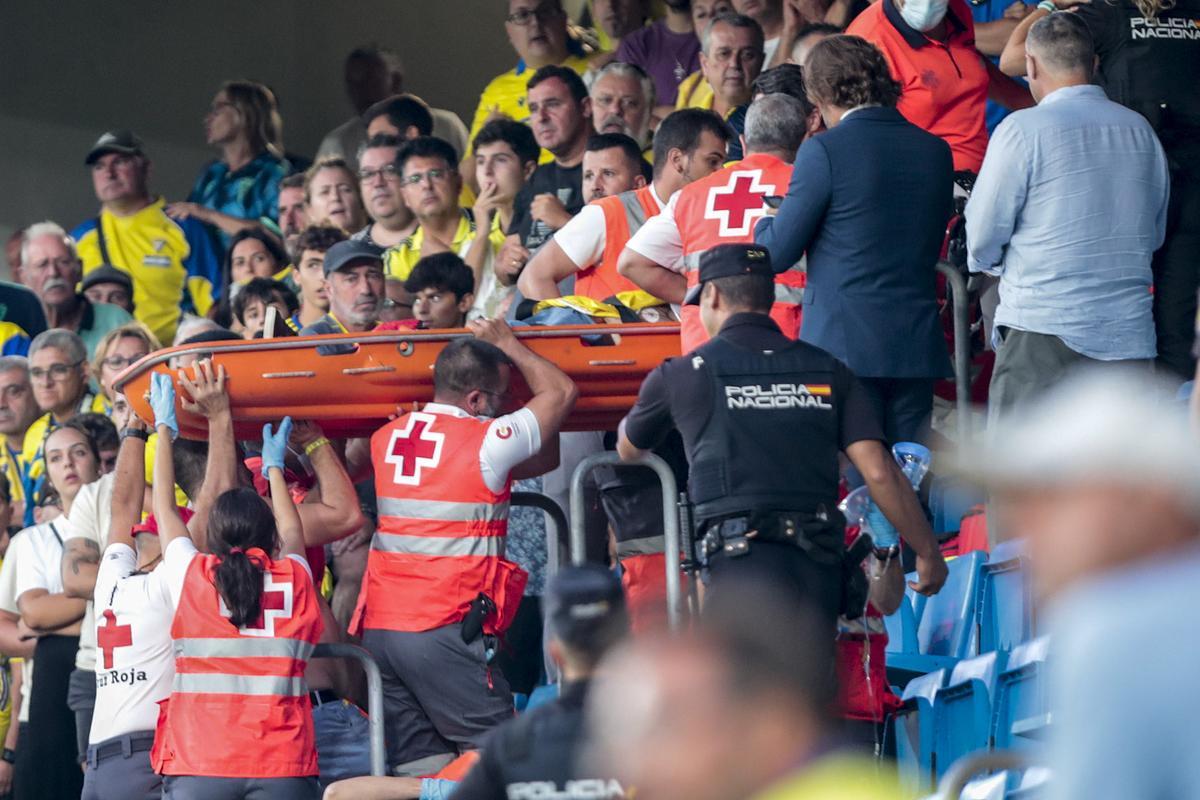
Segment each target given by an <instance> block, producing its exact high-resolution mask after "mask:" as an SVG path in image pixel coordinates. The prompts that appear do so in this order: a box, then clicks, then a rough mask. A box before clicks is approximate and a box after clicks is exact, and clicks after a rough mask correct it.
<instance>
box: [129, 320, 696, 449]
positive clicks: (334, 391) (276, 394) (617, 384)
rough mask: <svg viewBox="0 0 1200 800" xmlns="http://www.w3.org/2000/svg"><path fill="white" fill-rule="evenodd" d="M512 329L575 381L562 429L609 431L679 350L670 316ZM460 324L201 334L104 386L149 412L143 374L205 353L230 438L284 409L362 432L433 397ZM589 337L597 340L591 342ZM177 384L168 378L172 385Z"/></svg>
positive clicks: (199, 428) (515, 391) (182, 420)
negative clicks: (216, 374)
mask: <svg viewBox="0 0 1200 800" xmlns="http://www.w3.org/2000/svg"><path fill="white" fill-rule="evenodd" d="M514 331H515V332H516V335H517V338H518V339H520V340H521V341H522V342H523V343H524V344H525V345H526V346H527V347H529V348H530V349H531V350H533V351H534V352H535V353H537V354H538V355H540V356H542V357H543V358H546V359H548V360H550V361H553V362H554V363H555V364H557V365H558V366H559V367H560V368H561V369H562V370H563V371H564V372H566V373H567V374H568V375H570V376H571V378H572V379H573V380H574V381H575V383H576V385H578V386H579V399H578V401H577V402H576V403H575V410H574V411H573V412H572V414H571V416H570V417H569V418H568V419H567V423H566V425H565V426H564V430H572V431H595V430H614V429H615V428H616V426H617V423H618V422H620V420H621V417H622V416H624V415H625V413H626V412H627V411H629V409H630V408H632V407H633V404H634V401H635V400H637V394H638V389H639V388H640V387H641V385H642V380H643V379H644V378H645V377H646V375H647V374H648V373H649V372H650V370H652V369H654V368H655V367H657V366H658V365H659V364H661V363H662V362H663V361H664V360H665V359H667V358H670V357H673V356H678V355H679V325H678V324H676V323H630V324H624V325H562V326H547V327H528V328H520V327H518V328H514ZM470 335H471V334H469V333H467V332H465V331H463V330H434V331H387V332H383V333H359V334H353V333H351V334H339V335H335V336H300V337H288V338H277V339H255V340H251V341H245V342H204V343H198V344H192V345H181V346H179V347H171V348H168V349H165V350H159V351H156V352H154V353H151V354H150V355H148V356H146V357H145V358H143V359H142V360H140V361H138V362H137V363H136V364H133V365H131V366H129V367H128V368H127V369H126V370H125V372H123V373H122V374H121V375H119V376H117V378H116V380H115V381H114V385H115V387H116V389H117V390H118V391H121V392H124V393H125V396H126V397H127V398H128V399H129V403H130V405H131V406H132V408H133V410H134V412H135V413H136V414H137V415H138V416H139V417H141V418H142V419H143V420H146V421H147V422H152V421H153V419H154V416H153V413H152V412H151V410H150V401H149V395H148V392H149V391H150V374H151V373H152V372H162V373H164V374H168V375H171V377H172V379H175V373H174V371H173V370H172V369H171V368H170V363H171V359H172V358H174V357H178V356H199V357H209V358H212V360H213V362H214V364H217V365H223V366H224V367H225V372H226V374H227V376H228V383H227V387H228V391H229V400H230V405H231V407H232V409H233V421H234V429H235V432H236V434H237V436H238V437H239V438H244V439H258V438H260V437H261V435H262V425H263V423H264V422H273V421H277V420H279V419H280V418H282V417H284V416H288V415H290V416H291V417H293V418H295V419H309V420H315V421H316V422H319V423H320V424H321V426H322V428H324V430H325V432H326V434H327V435H329V436H331V437H347V438H348V437H357V436H369V435H370V434H372V433H374V432H375V431H376V430H378V429H379V427H380V426H382V425H383V424H384V423H385V422H386V421H387V420H388V417H389V416H390V415H394V414H396V413H397V410H399V411H401V412H404V411H408V410H409V409H411V408H412V405H413V404H414V403H426V402H429V401H430V400H432V399H433V363H434V360H435V359H436V358H437V356H438V353H440V352H441V350H442V347H444V346H445V345H446V343H447V342H449V341H451V340H452V339H456V338H460V337H463V336H470ZM597 339H599V340H600V342H599V343H595V342H596V340H597ZM338 344H341V345H350V346H352V347H353V351H352V352H348V353H339V354H332V355H326V354H322V353H319V352H318V346H319V345H320V346H322V349H323V350H328V349H329V346H331V345H338ZM177 388H178V386H177ZM511 394H512V399H511V403H510V407H509V408H508V409H507V410H512V409H515V408H519V407H520V406H521V405H522V404H523V403H524V402H525V401H526V400H528V399H529V396H530V393H529V388H528V387H527V386H526V385H525V382H524V380H522V379H521V376H520V374H519V373H518V372H516V371H515V370H514V372H513V379H512V393H511ZM176 413H177V418H178V421H179V432H180V435H182V436H184V437H185V438H188V439H203V438H205V437H206V436H207V435H208V431H207V424H206V422H205V420H204V419H203V418H201V417H198V416H196V415H193V414H189V413H188V412H186V411H184V410H183V408H182V407H178V408H177V409H176Z"/></svg>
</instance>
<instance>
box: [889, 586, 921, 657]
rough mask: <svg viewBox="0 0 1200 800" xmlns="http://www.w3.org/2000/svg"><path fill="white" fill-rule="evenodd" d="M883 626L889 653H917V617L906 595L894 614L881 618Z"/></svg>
mask: <svg viewBox="0 0 1200 800" xmlns="http://www.w3.org/2000/svg"><path fill="white" fill-rule="evenodd" d="M883 624H884V626H885V627H886V628H887V635H888V644H887V651H888V652H889V653H915V652H917V615H916V614H915V613H914V612H913V607H912V603H911V602H909V599H908V596H907V595H906V596H905V598H904V599H903V600H902V601H901V602H900V607H899V608H897V609H896V611H895V613H893V614H889V615H887V616H886V617H884V618H883Z"/></svg>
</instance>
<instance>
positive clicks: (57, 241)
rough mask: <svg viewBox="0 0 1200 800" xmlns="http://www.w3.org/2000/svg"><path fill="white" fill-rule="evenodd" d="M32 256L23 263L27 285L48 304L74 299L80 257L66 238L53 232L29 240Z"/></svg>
mask: <svg viewBox="0 0 1200 800" xmlns="http://www.w3.org/2000/svg"><path fill="white" fill-rule="evenodd" d="M27 252H28V256H29V259H28V261H27V262H26V263H25V264H23V265H22V266H21V276H22V278H23V279H24V281H25V285H26V286H28V287H29V288H30V289H32V290H33V291H34V292H35V293H36V294H37V296H38V297H40V298H41V300H42V302H43V303H44V304H45V305H47V306H51V307H54V306H62V305H66V304H67V303H70V302H71V301H72V300H74V298H75V285H76V284H78V283H79V277H80V264H79V259H78V258H76V257H75V255H74V254H73V253H72V252H71V250H70V248H68V247H67V245H66V243H65V242H63V240H62V239H61V238H60V237H58V236H54V235H50V234H47V235H44V236H38V237H36V238H34V239H33V240H31V241H30V242H29V247H28V249H27Z"/></svg>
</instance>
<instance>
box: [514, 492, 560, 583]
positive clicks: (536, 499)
mask: <svg viewBox="0 0 1200 800" xmlns="http://www.w3.org/2000/svg"><path fill="white" fill-rule="evenodd" d="M509 503H510V505H514V506H526V507H528V508H540V509H541V510H542V511H545V512H546V514H547V516H549V517H550V522H551V524H552V525H553V527H554V535H553V536H549V535H547V536H546V577H547V578H549V577H550V576H551V575H553V574H554V573H555V572H557V571H558V564H559V561H560V557H559V556H560V554H561V553H562V552H563V551H569V550H570V547H571V543H570V541H569V540H568V538H567V537H568V533H569V531H568V529H567V515H566V513H565V512H564V511H563V510H562V506H560V505H559V504H558V503H556V502H555V501H554V499H553V498H550V497H547V496H546V495H544V494H541V493H540V492H513V493H512V497H511V499H510V500H509Z"/></svg>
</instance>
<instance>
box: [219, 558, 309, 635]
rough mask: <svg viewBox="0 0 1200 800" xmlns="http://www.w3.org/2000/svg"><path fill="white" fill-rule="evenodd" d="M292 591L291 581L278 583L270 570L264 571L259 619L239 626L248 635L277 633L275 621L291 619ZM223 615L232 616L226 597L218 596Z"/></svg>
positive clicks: (241, 631)
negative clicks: (250, 623) (251, 623)
mask: <svg viewBox="0 0 1200 800" xmlns="http://www.w3.org/2000/svg"><path fill="white" fill-rule="evenodd" d="M292 591H293V587H292V584H290V583H276V582H275V579H274V578H273V577H272V575H271V573H270V572H264V573H263V593H262V596H261V597H260V598H259V603H258V619H256V620H254V624H253V625H246V626H244V627H242V628H238V631H239V632H240V633H242V634H244V635H246V636H266V637H271V636H274V635H275V621H276V620H277V619H281V620H285V619H290V618H291V616H292ZM217 599H218V601H219V603H220V611H221V616H222V617H229V616H231V614H230V612H229V607H228V606H227V605H225V598H223V597H221V596H220V595H218V596H217Z"/></svg>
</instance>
